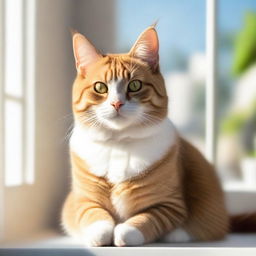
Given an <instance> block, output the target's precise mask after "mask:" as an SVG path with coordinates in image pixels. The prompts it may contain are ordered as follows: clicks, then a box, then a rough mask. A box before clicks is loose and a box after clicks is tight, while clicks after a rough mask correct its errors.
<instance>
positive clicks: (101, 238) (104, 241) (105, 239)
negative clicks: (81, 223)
mask: <svg viewBox="0 0 256 256" xmlns="http://www.w3.org/2000/svg"><path fill="white" fill-rule="evenodd" d="M113 231H114V224H113V223H111V222H109V221H106V220H99V221H95V222H94V223H92V224H91V225H89V226H87V227H86V228H84V229H83V230H82V237H81V238H82V242H83V244H85V246H87V247H94V246H103V245H110V244H111V243H112V238H113Z"/></svg>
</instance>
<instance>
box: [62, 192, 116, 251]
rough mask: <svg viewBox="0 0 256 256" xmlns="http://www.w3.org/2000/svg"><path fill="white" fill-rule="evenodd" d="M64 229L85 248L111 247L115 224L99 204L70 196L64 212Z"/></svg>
mask: <svg viewBox="0 0 256 256" xmlns="http://www.w3.org/2000/svg"><path fill="white" fill-rule="evenodd" d="M62 223H63V226H64V229H65V230H66V231H67V233H69V234H70V235H71V236H73V237H75V238H77V239H79V240H80V241H81V242H82V243H83V244H84V245H85V246H88V247H91V246H103V245H110V244H112V241H113V231H114V227H115V222H114V219H113V218H112V216H111V215H110V214H109V212H108V211H106V210H105V209H103V208H102V207H101V206H100V205H99V204H97V203H95V202H91V201H86V200H85V199H77V198H75V196H74V195H72V194H71V195H70V196H69V197H68V199H67V201H66V203H65V205H64V208H63V212H62Z"/></svg>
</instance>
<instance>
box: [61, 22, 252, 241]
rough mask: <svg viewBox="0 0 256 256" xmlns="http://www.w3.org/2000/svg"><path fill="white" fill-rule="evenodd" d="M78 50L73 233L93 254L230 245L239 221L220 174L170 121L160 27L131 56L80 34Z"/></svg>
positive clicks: (67, 209)
mask: <svg viewBox="0 0 256 256" xmlns="http://www.w3.org/2000/svg"><path fill="white" fill-rule="evenodd" d="M73 50H74V56H75V61H76V69H77V77H76V79H75V82H74V85H73V98H72V102H73V104H72V108H73V114H74V120H75V121H74V122H75V126H74V130H73V134H72V136H71V138H70V156H71V165H72V189H71V192H70V194H69V195H68V197H67V199H66V201H65V204H64V206H63V210H62V225H63V228H64V230H65V232H66V233H68V234H69V235H71V236H74V237H77V238H79V239H80V240H81V241H82V243H83V244H84V245H85V246H106V245H115V246H135V245H143V244H145V243H149V242H153V241H156V240H158V239H160V238H163V239H164V240H165V241H183V242H186V241H193V240H194V241H196V240H200V241H211V240H216V239H222V238H224V237H225V235H226V234H227V233H228V232H229V231H230V219H229V217H228V213H227V210H226V206H225V200H224V194H223V191H222V188H221V185H220V182H219V180H218V178H217V175H216V173H215V170H214V168H213V166H212V165H211V164H210V163H209V162H208V161H207V160H206V159H205V158H204V156H203V155H202V154H201V153H200V152H199V151H198V150H197V149H196V148H195V147H194V146H193V145H191V144H190V143H189V142H188V141H186V140H185V139H184V138H182V137H181V136H180V135H179V133H178V131H177V130H176V128H175V127H174V125H173V124H172V122H171V121H170V119H169V118H168V117H167V108H168V97H167V93H166V89H165V83H164V79H163V77H162V75H161V73H160V69H159V40H158V35H157V32H156V29H155V27H154V26H150V27H148V28H147V29H146V30H145V31H143V32H142V34H141V35H140V36H139V38H138V39H137V41H136V42H135V44H134V46H133V47H132V48H131V50H130V52H129V53H125V54H107V55H103V54H101V53H99V51H98V50H97V49H96V48H95V47H94V46H93V44H92V43H91V42H89V40H87V39H86V38H85V37H84V36H83V35H82V34H79V33H78V32H76V33H74V35H73ZM254 217H255V216H254Z"/></svg>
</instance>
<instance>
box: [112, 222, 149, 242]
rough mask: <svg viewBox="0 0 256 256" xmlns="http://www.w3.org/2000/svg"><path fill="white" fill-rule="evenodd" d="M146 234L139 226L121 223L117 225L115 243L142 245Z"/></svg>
mask: <svg viewBox="0 0 256 256" xmlns="http://www.w3.org/2000/svg"><path fill="white" fill-rule="evenodd" d="M144 241H145V239H144V236H143V234H142V233H141V232H140V230H138V229H137V228H135V227H133V226H131V225H128V224H125V223H123V224H119V225H117V226H116V227H115V231H114V243H115V245H116V246H129V245H142V244H144Z"/></svg>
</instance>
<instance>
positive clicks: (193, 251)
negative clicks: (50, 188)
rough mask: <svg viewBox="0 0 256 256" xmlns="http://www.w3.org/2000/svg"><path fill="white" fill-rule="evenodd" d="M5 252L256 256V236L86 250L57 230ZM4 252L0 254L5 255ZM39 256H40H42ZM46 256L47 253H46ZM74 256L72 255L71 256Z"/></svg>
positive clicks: (239, 235) (7, 245) (7, 246)
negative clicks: (40, 251) (35, 250)
mask: <svg viewBox="0 0 256 256" xmlns="http://www.w3.org/2000/svg"><path fill="white" fill-rule="evenodd" d="M0 248H1V249H7V248H12V249H23V250H24V249H29V250H30V251H31V250H33V249H38V248H40V249H42V252H43V251H45V253H46V251H47V253H49V250H50V251H52V252H53V254H52V255H55V254H54V252H56V255H59V254H57V253H58V251H60V250H61V251H62V252H63V249H67V251H70V250H72V252H76V254H75V255H80V254H79V252H81V255H85V256H86V255H102V256H103V255H104V256H108V255H111V256H114V255H131V254H133V255H134V256H135V255H142V254H145V255H147V256H148V255H157V256H158V255H159V256H160V255H172V256H174V255H180V256H187V255H188V256H194V255H195V256H200V255H202V256H203V255H206V254H205V253H209V252H210V253H211V254H210V255H222V253H223V255H224V254H225V255H230V256H231V255H232V256H233V255H234V256H238V255H239V256H240V255H241V253H245V252H246V256H250V255H256V233H255V234H231V235H229V236H227V238H226V239H225V240H223V241H216V242H205V243H202V242H193V243H160V242H159V243H152V244H148V245H145V246H143V247H124V248H117V247H99V248H84V247H83V246H82V245H81V244H78V243H77V242H75V241H73V240H72V239H71V238H69V237H66V236H62V235H60V234H58V233H56V232H55V231H47V232H44V233H43V234H41V235H40V236H37V237H34V239H31V240H27V241H25V242H23V243H15V244H10V243H9V244H5V245H2V246H0ZM1 249H0V255H1ZM38 255H39V254H38ZM42 255H45V254H42ZM70 255H72V253H71V254H70Z"/></svg>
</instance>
